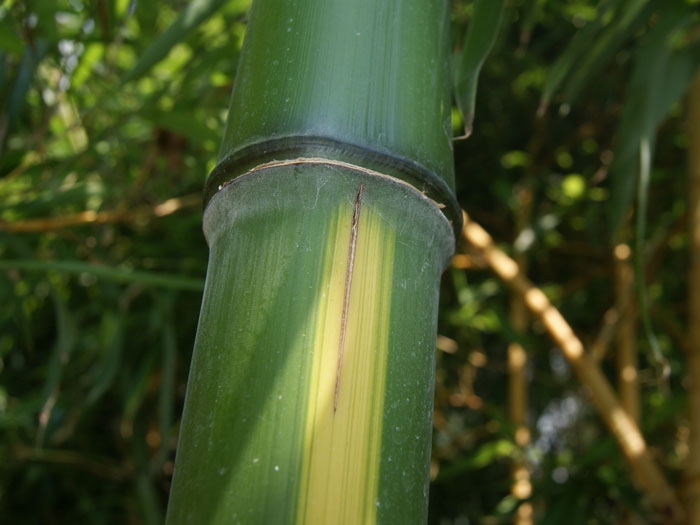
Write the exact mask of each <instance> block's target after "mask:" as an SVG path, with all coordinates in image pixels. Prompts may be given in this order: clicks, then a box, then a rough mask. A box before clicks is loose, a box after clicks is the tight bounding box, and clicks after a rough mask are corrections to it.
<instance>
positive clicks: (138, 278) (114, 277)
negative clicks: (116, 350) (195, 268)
mask: <svg viewBox="0 0 700 525" xmlns="http://www.w3.org/2000/svg"><path fill="white" fill-rule="evenodd" d="M8 268H17V269H19V270H30V271H40V272H50V271H56V272H63V273H73V274H80V273H89V274H92V275H94V276H95V277H98V278H101V279H107V280H111V281H116V282H120V283H140V284H144V285H146V286H155V287H160V288H172V289H175V290H191V291H195V292H200V291H201V290H202V289H203V288H204V281H203V280H201V279H196V278H189V277H180V276H179V275H173V274H167V273H155V272H147V271H142V270H141V271H139V270H126V269H123V268H115V267H113V266H101V265H97V264H89V263H85V262H82V261H38V260H30V259H7V260H4V261H0V270H5V269H8Z"/></svg>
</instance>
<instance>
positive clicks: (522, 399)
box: [508, 183, 533, 525]
mask: <svg viewBox="0 0 700 525" xmlns="http://www.w3.org/2000/svg"><path fill="white" fill-rule="evenodd" d="M515 192H516V196H517V199H518V202H519V206H518V210H517V212H516V216H515V219H516V224H517V227H518V231H519V232H522V231H523V230H524V229H525V228H527V227H528V225H529V222H530V215H531V211H532V192H531V191H530V188H529V186H528V185H527V184H526V183H523V184H522V185H520V186H518V187H516V189H515ZM516 260H517V261H518V265H519V266H520V268H523V269H525V268H527V256H526V254H525V253H524V252H521V253H519V254H518V255H517V256H516ZM509 316H510V323H511V325H512V327H513V330H515V332H516V333H518V334H523V333H524V332H525V330H526V329H527V323H528V315H527V307H526V306H525V302H524V301H523V299H522V297H520V296H517V295H513V296H512V297H511V302H510V312H509ZM526 366H527V352H526V351H525V348H523V346H522V345H521V344H520V343H518V342H517V341H512V342H511V343H510V344H509V345H508V409H509V413H510V414H509V415H510V421H511V423H512V424H513V429H514V432H515V435H514V437H515V443H516V444H517V445H518V447H519V448H520V449H521V452H523V451H524V449H525V447H527V446H528V445H529V444H530V430H529V429H528V427H527V421H526V417H527V405H528V391H527V378H526V376H525V371H526ZM511 475H512V477H513V481H512V485H511V494H512V495H513V496H515V497H516V498H518V499H519V500H527V499H529V498H530V496H531V495H532V482H531V480H530V469H529V466H528V464H527V461H526V460H525V456H524V454H519V455H518V456H517V457H516V458H515V459H514V460H513V465H512V471H511ZM532 523H533V509H532V503H530V502H529V501H523V502H522V503H521V504H520V505H518V508H517V509H516V511H515V515H514V516H513V524H514V525H532Z"/></svg>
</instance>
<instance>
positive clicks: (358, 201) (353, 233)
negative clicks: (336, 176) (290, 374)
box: [333, 183, 362, 414]
mask: <svg viewBox="0 0 700 525" xmlns="http://www.w3.org/2000/svg"><path fill="white" fill-rule="evenodd" d="M361 205H362V183H360V186H359V187H358V188H357V193H356V194H355V205H354V206H353V209H352V222H351V224H350V243H349V246H348V265H347V267H346V269H345V295H344V297H343V314H342V316H341V318H340V341H339V344H338V366H337V368H336V372H335V394H334V396H333V413H334V414H335V412H336V410H338V390H339V388H340V373H341V371H342V368H343V349H344V347H345V329H346V327H347V324H348V305H349V304H350V285H351V284H352V269H353V266H354V265H355V248H356V246H357V226H358V224H359V222H360V207H361Z"/></svg>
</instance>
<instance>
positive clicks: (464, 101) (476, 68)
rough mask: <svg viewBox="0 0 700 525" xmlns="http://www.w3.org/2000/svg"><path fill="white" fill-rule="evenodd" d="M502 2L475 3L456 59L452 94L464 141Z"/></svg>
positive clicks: (501, 16) (471, 124) (491, 46)
mask: <svg viewBox="0 0 700 525" xmlns="http://www.w3.org/2000/svg"><path fill="white" fill-rule="evenodd" d="M504 7H505V0H476V1H475V2H474V14H473V15H472V18H471V21H470V22H469V28H468V29H467V34H466V36H465V37H464V48H463V50H462V52H461V54H460V56H459V57H458V65H457V74H456V76H455V91H456V96H457V105H458V106H459V110H460V111H461V112H462V121H463V122H464V135H463V136H461V137H457V138H459V139H465V138H467V137H469V135H471V133H472V126H473V123H474V112H475V106H476V89H477V85H478V82H479V73H480V72H481V67H482V66H483V65H484V62H485V60H486V57H487V56H488V54H489V53H490V51H491V49H492V48H493V44H494V42H495V41H496V37H497V36H498V30H499V28H500V25H501V20H502V19H503V11H504Z"/></svg>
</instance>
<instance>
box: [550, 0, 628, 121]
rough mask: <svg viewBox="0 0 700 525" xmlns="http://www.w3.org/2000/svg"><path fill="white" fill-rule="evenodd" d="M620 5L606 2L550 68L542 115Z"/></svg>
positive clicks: (619, 1) (617, 0)
mask: <svg viewBox="0 0 700 525" xmlns="http://www.w3.org/2000/svg"><path fill="white" fill-rule="evenodd" d="M620 3H621V0H614V1H607V2H605V3H604V4H603V6H601V9H600V14H599V15H598V17H597V18H596V19H595V20H594V21H593V22H590V23H588V24H586V25H585V26H584V27H583V28H582V29H581V30H580V31H578V32H577V33H576V34H575V35H574V37H573V38H572V39H571V42H570V43H569V45H568V46H567V47H566V49H565V50H564V51H563V53H561V55H559V57H558V58H557V59H556V61H555V62H554V64H553V65H552V67H551V68H550V71H549V75H547V81H546V83H545V86H544V90H543V92H542V100H541V102H540V108H539V109H538V113H539V114H540V115H541V114H543V113H544V112H545V111H546V109H547V106H548V105H549V102H550V100H551V98H552V97H553V96H554V94H555V93H556V92H557V91H558V90H559V88H560V87H561V85H562V83H563V82H564V80H565V79H566V77H567V75H568V74H569V73H570V72H571V70H572V69H573V68H574V66H575V65H576V64H577V62H578V61H579V60H580V58H581V56H582V55H583V54H584V53H585V51H586V49H588V46H590V43H591V41H592V40H593V39H594V38H595V36H596V35H597V33H598V32H599V31H600V29H601V27H603V21H604V20H605V18H606V17H607V16H608V13H609V12H610V10H611V9H614V8H615V7H617V5H618V4H620Z"/></svg>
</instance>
